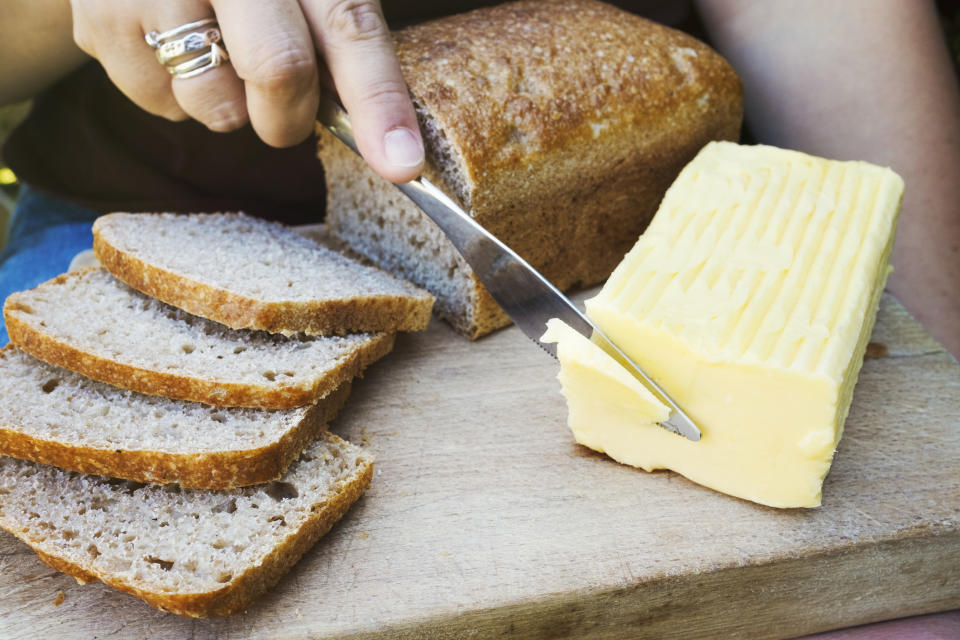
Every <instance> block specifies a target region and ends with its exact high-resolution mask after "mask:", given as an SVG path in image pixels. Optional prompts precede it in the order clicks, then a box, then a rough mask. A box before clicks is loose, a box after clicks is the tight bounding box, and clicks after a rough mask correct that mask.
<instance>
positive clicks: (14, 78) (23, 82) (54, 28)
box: [0, 0, 88, 105]
mask: <svg viewBox="0 0 960 640" xmlns="http://www.w3.org/2000/svg"><path fill="white" fill-rule="evenodd" d="M0 11H2V12H3V19H2V20H0V69H2V70H3V72H2V73H0V105H4V104H10V103H13V102H19V101H21V100H25V99H26V98H29V97H31V96H33V95H35V94H37V93H39V92H40V91H42V90H43V89H45V88H46V87H48V86H49V85H51V84H53V83H54V82H56V81H57V80H58V79H59V78H61V77H62V76H64V75H66V74H67V73H69V72H70V71H71V70H73V69H75V68H76V67H78V66H79V65H80V64H82V63H83V62H84V61H85V60H87V59H88V58H87V56H86V55H85V54H84V53H83V52H82V51H80V49H78V48H77V45H76V44H74V41H73V21H72V19H71V15H70V3H69V1H68V0H3V2H0Z"/></svg>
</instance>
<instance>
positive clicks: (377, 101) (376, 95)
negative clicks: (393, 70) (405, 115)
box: [356, 78, 410, 106]
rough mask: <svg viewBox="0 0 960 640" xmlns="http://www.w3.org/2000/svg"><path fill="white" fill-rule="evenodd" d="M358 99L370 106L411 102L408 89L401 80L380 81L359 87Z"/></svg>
mask: <svg viewBox="0 0 960 640" xmlns="http://www.w3.org/2000/svg"><path fill="white" fill-rule="evenodd" d="M356 96H357V99H358V100H360V101H361V102H363V103H364V104H368V105H391V106H393V105H396V104H397V103H406V102H409V101H410V97H409V96H408V95H407V87H406V85H404V83H403V82H402V81H400V80H392V79H385V78H384V79H379V80H373V81H371V82H368V83H366V84H364V85H362V86H360V87H358V89H357V92H356Z"/></svg>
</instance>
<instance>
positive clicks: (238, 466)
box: [0, 346, 350, 489]
mask: <svg viewBox="0 0 960 640" xmlns="http://www.w3.org/2000/svg"><path fill="white" fill-rule="evenodd" d="M0 388H2V389H3V394H2V395H0V454H5V455H8V456H14V457H16V458H23V459H25V460H32V461H34V462H42V463H44V464H52V465H55V466H57V467H60V468H62V469H69V470H71V471H80V472H83V473H96V474H100V475H105V476H110V477H113V478H123V479H126V480H134V481H137V482H150V483H154V484H167V483H173V482H175V483H177V484H179V485H180V486H182V487H186V488H194V489H230V488H233V487H242V486H247V485H251V484H258V483H261V482H267V481H269V480H275V479H277V478H279V477H280V475H281V474H282V473H283V472H284V471H285V470H286V468H287V467H288V466H289V465H290V463H291V462H293V461H294V460H296V458H297V456H299V455H300V452H301V451H303V449H304V447H306V446H307V445H309V444H310V443H311V442H312V441H313V440H314V439H315V438H316V437H317V436H318V435H319V433H320V432H321V431H322V430H323V429H324V427H325V426H326V423H327V422H329V421H330V420H332V419H333V418H334V416H336V414H337V412H338V411H339V410H340V408H341V407H342V406H343V404H344V402H346V400H347V397H348V396H349V395H350V382H344V383H343V384H341V385H340V386H339V387H337V389H336V390H335V391H333V392H332V393H330V394H328V395H327V396H326V397H324V398H323V399H322V400H320V401H319V402H318V403H317V404H314V405H310V406H308V407H301V408H297V409H286V410H273V411H271V410H266V409H240V408H221V407H211V406H209V405H205V404H200V403H196V402H180V401H177V400H168V399H167V398H161V397H157V396H148V395H144V394H142V393H137V392H135V391H128V390H126V389H119V388H117V387H114V386H112V385H108V384H104V383H102V382H96V381H94V380H91V379H90V378H87V377H84V376H81V375H79V374H76V373H73V372H71V371H67V370H66V369H61V368H59V367H54V366H52V365H49V364H47V363H45V362H42V361H40V360H37V359H36V358H34V357H33V356H30V355H28V354H26V353H24V352H23V351H20V350H19V349H16V348H14V347H12V346H7V347H5V348H4V349H2V350H0Z"/></svg>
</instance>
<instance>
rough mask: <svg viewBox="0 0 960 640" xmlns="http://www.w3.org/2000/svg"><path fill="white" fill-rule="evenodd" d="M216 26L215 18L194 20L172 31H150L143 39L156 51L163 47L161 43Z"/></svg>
mask: <svg viewBox="0 0 960 640" xmlns="http://www.w3.org/2000/svg"><path fill="white" fill-rule="evenodd" d="M216 24H217V19H216V18H204V19H203V20H195V21H193V22H188V23H186V24H182V25H180V26H179V27H174V28H173V29H168V30H167V31H151V32H150V33H148V34H146V35H145V36H144V39H145V40H146V41H147V44H148V45H150V46H151V47H153V48H154V49H158V48H160V47H161V46H162V45H163V43H165V42H169V41H170V40H172V39H173V38H176V37H177V36H182V35H183V34H185V33H191V32H193V31H199V30H200V29H203V28H204V27H208V26H210V25H216Z"/></svg>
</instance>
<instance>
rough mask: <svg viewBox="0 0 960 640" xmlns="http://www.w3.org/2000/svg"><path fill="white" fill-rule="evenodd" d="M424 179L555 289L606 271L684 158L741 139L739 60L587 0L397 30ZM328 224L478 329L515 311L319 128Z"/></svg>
mask: <svg viewBox="0 0 960 640" xmlns="http://www.w3.org/2000/svg"><path fill="white" fill-rule="evenodd" d="M395 41H396V46H397V54H398V56H399V59H400V65H401V67H402V70H403V73H404V76H405V78H406V80H407V83H408V85H409V88H410V94H411V96H412V98H413V101H414V105H415V107H416V109H417V112H418V115H419V118H420V125H421V130H422V131H423V133H424V137H425V142H426V147H427V168H426V171H425V175H426V177H427V178H429V179H430V180H431V181H433V182H435V183H436V184H438V186H440V187H441V188H443V189H444V190H445V191H446V192H447V193H448V194H449V195H450V196H451V197H453V198H454V199H455V200H457V201H458V202H459V203H460V204H461V205H462V206H463V207H464V208H465V209H466V210H467V211H468V212H469V213H470V214H471V215H472V216H473V217H474V218H475V219H476V220H477V222H479V223H480V224H482V225H483V226H484V227H486V228H487V229H488V230H490V231H491V232H493V233H494V234H495V235H496V236H498V237H499V238H501V239H502V240H503V241H504V242H506V243H507V244H508V245H510V247H511V248H513V249H514V250H515V251H517V252H518V253H519V254H520V255H521V256H523V257H524V258H526V259H527V260H528V261H530V262H531V263H532V264H533V266H534V267H535V268H537V269H539V270H540V271H541V272H542V273H543V274H544V275H546V276H547V277H548V278H549V279H550V280H551V281H552V282H554V283H555V284H556V285H557V286H558V287H560V288H562V289H567V288H570V287H573V286H576V285H590V284H593V283H596V282H599V281H601V280H603V279H604V278H606V277H607V276H608V275H609V274H610V272H611V271H612V270H613V268H614V267H615V266H616V264H617V263H618V262H619V261H620V259H621V258H622V257H623V255H624V253H626V251H627V250H628V249H629V248H630V247H631V245H632V244H633V242H634V241H635V240H636V238H637V236H638V235H639V234H640V232H641V231H642V230H643V229H644V227H645V226H646V224H647V223H648V222H649V220H650V218H651V217H652V216H653V214H654V212H655V211H656V208H657V205H658V204H659V202H660V200H661V198H662V196H663V194H664V192H665V191H666V189H667V187H668V186H669V185H670V183H671V182H672V181H673V179H674V178H675V177H676V175H677V174H678V173H679V171H680V169H681V168H682V167H683V166H684V165H685V164H686V163H687V162H688V161H689V160H690V159H692V158H693V156H694V155H695V154H696V153H697V151H699V149H700V148H701V147H702V146H703V145H704V144H706V143H707V142H709V141H711V140H721V139H723V140H736V139H737V137H738V135H739V131H740V123H741V113H742V97H741V87H740V82H739V79H738V78H737V75H736V73H735V72H734V71H733V69H732V68H731V67H730V66H729V65H728V64H727V63H726V62H725V61H724V60H723V59H722V58H721V57H720V56H719V55H718V54H716V53H715V52H714V51H712V50H711V49H710V48H709V47H707V46H706V45H704V44H703V43H701V42H699V41H697V40H696V39H694V38H692V37H690V36H688V35H686V34H684V33H681V32H678V31H675V30H672V29H669V28H666V27H663V26H661V25H658V24H655V23H652V22H650V21H648V20H644V19H642V18H640V17H638V16H635V15H632V14H629V13H626V12H624V11H621V10H619V9H617V8H615V7H612V6H610V5H607V4H604V3H602V2H597V1H595V0H557V1H553V0H547V1H544V2H539V1H522V2H514V3H509V4H504V5H500V6H496V7H492V8H485V9H479V10H476V11H473V12H470V13H465V14H461V15H456V16H452V17H448V18H443V19H439V20H435V21H432V22H427V23H423V24H419V25H415V26H412V27H409V28H406V29H403V30H400V31H398V32H396V33H395ZM320 157H321V159H322V160H323V163H324V168H325V172H326V180H327V186H328V200H327V221H328V225H329V229H330V231H331V233H332V234H333V235H334V236H336V237H337V238H339V239H340V240H342V241H344V242H345V243H346V244H347V245H348V246H350V247H351V248H352V249H353V250H355V251H357V252H359V253H360V254H362V255H364V256H366V257H367V258H369V259H370V260H372V261H373V262H374V263H375V264H377V265H379V266H381V267H383V268H385V269H387V270H390V271H393V272H394V273H396V274H398V275H402V276H403V277H405V278H407V279H409V280H412V281H413V282H415V283H417V284H420V285H421V286H423V287H425V288H427V289H429V290H430V291H431V292H432V293H433V294H434V295H436V297H437V302H436V311H437V312H438V313H439V314H440V315H441V316H443V317H444V318H446V319H447V320H448V321H450V322H451V324H452V325H453V326H454V327H455V328H456V329H457V330H458V331H460V332H461V333H463V334H465V335H467V336H470V337H473V338H476V337H478V336H481V335H483V334H485V333H488V332H489V331H491V330H493V329H496V328H498V327H501V326H504V325H505V324H508V323H509V319H508V318H507V316H506V315H505V314H504V313H503V312H502V311H501V310H500V308H499V307H498V306H497V305H496V304H495V303H494V301H493V299H492V298H491V297H490V295H489V294H488V293H487V292H486V290H485V289H484V288H483V287H482V286H481V285H480V284H479V283H478V282H477V280H476V278H475V277H474V276H473V274H472V272H471V271H470V269H469V267H468V266H467V265H466V263H465V262H464V261H463V260H462V258H461V257H460V256H459V254H458V253H457V251H456V250H455V249H454V247H453V246H452V245H451V244H450V243H449V241H447V239H446V237H445V236H444V235H443V233H442V232H441V231H440V230H439V229H438V228H437V227H436V226H435V225H434V224H433V223H432V222H430V221H429V220H428V219H427V218H426V217H425V216H424V215H423V214H422V213H421V212H420V211H419V210H418V209H417V208H416V207H415V206H414V205H413V204H412V203H411V202H410V201H408V200H406V198H405V197H404V196H403V195H402V194H400V193H399V192H398V191H397V190H396V189H395V188H394V187H393V186H391V185H390V184H389V183H387V182H385V181H384V180H382V179H380V178H378V177H377V176H375V175H374V174H373V173H372V172H371V171H370V170H369V169H367V168H366V166H365V165H364V164H363V162H362V161H361V160H360V159H359V158H358V157H355V156H354V155H353V154H352V152H351V151H349V150H348V149H347V148H346V147H345V146H344V145H343V144H341V143H340V142H338V141H336V140H335V139H334V138H333V137H332V136H331V135H330V134H327V133H325V132H323V131H321V140H320Z"/></svg>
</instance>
